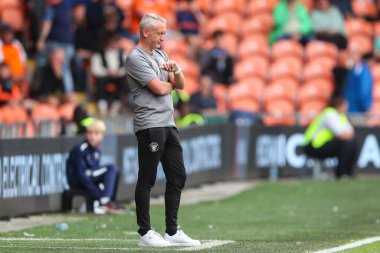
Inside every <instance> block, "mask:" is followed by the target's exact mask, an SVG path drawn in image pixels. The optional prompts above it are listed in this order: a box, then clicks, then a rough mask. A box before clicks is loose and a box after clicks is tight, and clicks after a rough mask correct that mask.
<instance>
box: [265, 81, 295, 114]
mask: <svg viewBox="0 0 380 253" xmlns="http://www.w3.org/2000/svg"><path fill="white" fill-rule="evenodd" d="M297 87H298V83H297V82H296V81H294V80H292V79H287V78H284V79H282V80H277V81H274V82H271V83H269V84H268V85H267V86H266V88H265V96H264V100H265V101H264V103H265V107H266V106H267V105H268V103H271V101H274V100H287V101H289V102H291V103H294V102H295V99H296V93H297Z"/></svg>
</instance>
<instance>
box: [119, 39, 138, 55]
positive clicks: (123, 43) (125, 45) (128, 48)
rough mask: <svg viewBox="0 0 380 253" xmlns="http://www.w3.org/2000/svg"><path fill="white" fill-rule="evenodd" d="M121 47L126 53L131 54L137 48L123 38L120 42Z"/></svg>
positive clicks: (130, 41)
mask: <svg viewBox="0 0 380 253" xmlns="http://www.w3.org/2000/svg"><path fill="white" fill-rule="evenodd" d="M119 45H120V47H121V48H122V49H123V51H124V52H126V53H129V52H131V51H132V49H133V48H134V47H135V43H134V42H133V41H132V40H130V39H127V38H121V39H120V40H119Z"/></svg>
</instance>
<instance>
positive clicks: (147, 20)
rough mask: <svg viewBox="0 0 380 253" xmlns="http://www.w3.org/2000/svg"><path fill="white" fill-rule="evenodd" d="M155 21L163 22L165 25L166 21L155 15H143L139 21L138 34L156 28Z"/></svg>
mask: <svg viewBox="0 0 380 253" xmlns="http://www.w3.org/2000/svg"><path fill="white" fill-rule="evenodd" d="M157 21H161V22H164V23H165V24H166V23H167V21H166V19H164V18H163V17H161V16H160V15H158V14H155V13H148V14H145V15H144V16H143V17H142V18H141V21H140V32H141V31H142V30H143V29H144V28H145V27H149V28H154V27H155V26H156V23H157Z"/></svg>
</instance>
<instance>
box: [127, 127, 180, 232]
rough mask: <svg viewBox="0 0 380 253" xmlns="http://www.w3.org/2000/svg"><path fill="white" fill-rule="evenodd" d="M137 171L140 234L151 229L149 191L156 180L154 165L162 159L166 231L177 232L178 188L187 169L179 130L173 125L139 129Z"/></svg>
mask: <svg viewBox="0 0 380 253" xmlns="http://www.w3.org/2000/svg"><path fill="white" fill-rule="evenodd" d="M136 136H137V141H138V158H139V173H138V179H137V185H136V190H135V201H136V214H137V224H138V226H139V230H138V232H139V234H140V235H145V234H146V233H147V232H148V231H149V230H150V229H151V224H150V215H149V206H150V191H151V188H152V187H153V186H154V184H155V182H156V176H157V166H158V164H159V162H161V163H162V167H163V169H164V173H165V177H166V190H165V224H166V231H165V232H166V233H168V234H169V235H173V234H175V233H176V232H177V227H178V224H177V217H178V209H179V204H180V200H181V191H182V189H183V187H184V186H185V181H186V171H185V166H184V162H183V154H182V147H181V143H180V139H179V134H178V130H177V129H176V128H174V127H157V128H149V129H145V130H141V131H138V132H137V133H136Z"/></svg>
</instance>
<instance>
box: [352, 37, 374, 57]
mask: <svg viewBox="0 0 380 253" xmlns="http://www.w3.org/2000/svg"><path fill="white" fill-rule="evenodd" d="M351 45H355V47H357V48H359V49H360V51H361V52H362V54H367V53H371V52H372V50H373V40H372V38H371V37H369V36H364V35H355V36H352V37H349V38H348V47H351Z"/></svg>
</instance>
